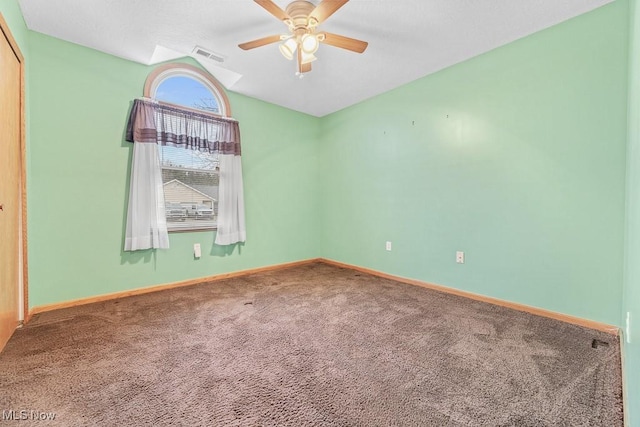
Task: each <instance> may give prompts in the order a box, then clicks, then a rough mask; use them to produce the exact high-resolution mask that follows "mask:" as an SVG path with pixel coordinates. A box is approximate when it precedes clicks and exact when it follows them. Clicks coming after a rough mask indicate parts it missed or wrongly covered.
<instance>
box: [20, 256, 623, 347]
mask: <svg viewBox="0 0 640 427" xmlns="http://www.w3.org/2000/svg"><path fill="white" fill-rule="evenodd" d="M315 262H323V263H325V264H329V265H334V266H336V267H342V268H348V269H350V270H355V271H360V272H363V273H367V274H371V275H374V276H378V277H382V278H385V279H391V280H395V281H397V282H401V283H407V284H410V285H416V286H421V287H423V288H427V289H432V290H435V291H438V292H444V293H448V294H453V295H457V296H461V297H465V298H470V299H473V300H476V301H483V302H486V303H489V304H494V305H499V306H502V307H508V308H512V309H514V310H519V311H524V312H526V313H531V314H535V315H538V316H543V317H549V318H551V319H556V320H560V321H562V322H567V323H571V324H574V325H579V326H584V327H586V328H591V329H595V330H598V331H603V332H607V333H609V334H613V335H619V334H620V329H619V328H618V327H617V326H613V325H608V324H606V323H600V322H596V321H593V320H588V319H582V318H580V317H575V316H570V315H568V314H562V313H557V312H555V311H550V310H545V309H542V308H538V307H532V306H529V305H525V304H519V303H515V302H511V301H505V300H501V299H498V298H492V297H488V296H484V295H480V294H474V293H472V292H467V291H462V290H459V289H454V288H449V287H446V286H442V285H436V284H433V283H428V282H423V281H421V280H416V279H408V278H406V277H402V276H395V275H393V274H388V273H384V272H381V271H378V270H373V269H370V268H365V267H359V266H357V265H352V264H345V263H342V262H338V261H334V260H331V259H327V258H312V259H307V260H303V261H295V262H288V263H284V264H276V265H270V266H266V267H258V268H251V269H248V270H240V271H234V272H232V273H222V274H216V275H213V276H208V277H200V278H197V279H189V280H183V281H179V282H173V283H167V284H163V285H157V286H150V287H145V288H137V289H131V290H128V291H122V292H115V293H110V294H103V295H97V296H93V297H88V298H80V299H76V300H72V301H64V302H60V303H54V304H46V305H40V306H36V307H33V308H32V309H31V310H30V311H29V315H28V317H27V319H31V317H32V316H34V315H36V314H40V313H44V312H47V311H52V310H59V309H62V308H70V307H75V306H78V305H84V304H91V303H94V302H102V301H108V300H113V299H118V298H125V297H129V296H133V295H141V294H147V293H150V292H157V291H163V290H167V289H173V288H180V287H183V286H193V285H197V284H199V283H203V282H214V281H218V280H223V279H231V278H234V277H241V276H246V275H248V274H254V273H263V272H267V271H274V270H280V269H283V268H289V267H296V266H299V265H305V264H312V263H315ZM25 323H26V321H25Z"/></svg>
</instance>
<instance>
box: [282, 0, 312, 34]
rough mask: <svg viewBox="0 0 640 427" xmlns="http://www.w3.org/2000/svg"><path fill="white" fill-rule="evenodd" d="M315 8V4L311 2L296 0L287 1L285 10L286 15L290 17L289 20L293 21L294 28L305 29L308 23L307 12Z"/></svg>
mask: <svg viewBox="0 0 640 427" xmlns="http://www.w3.org/2000/svg"><path fill="white" fill-rule="evenodd" d="M315 8H316V7H315V5H314V4H313V3H311V2H308V1H304V0H296V1H292V2H291V3H289V5H288V6H287V8H286V10H285V11H286V12H287V15H289V16H290V17H291V21H293V27H294V28H295V29H299V28H304V29H306V28H307V25H308V23H309V22H308V18H309V14H310V13H311V12H312V11H313V9H315Z"/></svg>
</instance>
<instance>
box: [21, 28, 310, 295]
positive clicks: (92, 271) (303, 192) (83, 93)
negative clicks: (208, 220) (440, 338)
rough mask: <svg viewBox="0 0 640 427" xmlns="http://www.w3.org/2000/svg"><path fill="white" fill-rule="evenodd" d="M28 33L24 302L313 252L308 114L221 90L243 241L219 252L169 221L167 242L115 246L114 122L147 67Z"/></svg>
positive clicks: (118, 155) (203, 237)
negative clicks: (237, 156)
mask: <svg viewBox="0 0 640 427" xmlns="http://www.w3.org/2000/svg"><path fill="white" fill-rule="evenodd" d="M29 41H30V47H31V56H32V58H31V76H30V78H31V89H32V90H31V96H30V101H31V105H32V108H31V121H30V129H31V147H30V148H31V150H30V154H31V159H30V168H29V180H30V194H29V196H30V203H29V209H28V213H29V262H30V269H29V272H30V278H29V279H30V290H29V297H30V300H29V303H30V305H31V306H32V307H33V306H38V305H43V304H48V303H55V302H59V301H67V300H72V299H77V298H83V297H88V296H92V295H99V294H105V293H112V292H117V291H122V290H127V289H132V288H140V287H145V286H150V285H155V284H163V283H169V282H173V281H179V280H184V279H190V278H198V277H204V276H210V275H213V274H218V273H223V272H229V271H237V270H243V269H248V268H254V267H259V266H265V265H272V264H279V263H284V262H289V261H296V260H301V259H307V258H313V257H317V256H318V252H317V249H316V242H317V240H318V239H319V229H318V228H317V227H316V224H317V222H318V219H319V213H318V212H319V211H318V208H317V203H318V202H317V198H316V197H315V194H317V192H318V184H319V182H318V180H317V168H318V161H317V144H316V143H315V142H316V140H317V130H318V121H317V119H316V118H314V117H311V116H307V115H304V114H300V113H296V112H293V111H290V110H286V109H284V108H280V107H277V106H274V105H271V104H267V103H264V102H261V101H258V100H254V99H251V98H247V97H244V96H240V95H237V94H233V93H229V97H230V102H231V105H232V109H233V112H234V117H235V118H237V119H238V120H239V122H240V126H241V133H242V142H243V169H244V184H245V199H246V200H245V203H246V216H247V234H248V239H247V243H246V244H245V245H243V246H240V247H236V248H235V249H234V250H233V252H232V253H229V252H228V251H226V250H223V249H222V248H220V247H215V246H214V245H213V240H214V234H213V232H194V233H172V234H171V235H170V243H171V248H170V249H169V250H158V251H157V252H152V251H142V252H135V253H124V252H123V251H122V246H123V234H124V229H125V217H126V200H127V197H128V194H127V193H128V189H129V171H130V170H129V165H130V158H131V153H132V149H131V144H129V143H127V142H124V139H123V137H124V130H125V126H126V121H127V115H128V111H129V107H130V104H131V101H132V100H133V99H134V98H135V97H138V96H141V95H142V88H143V85H144V81H145V78H146V77H147V74H148V73H149V72H150V70H151V69H152V67H145V66H142V65H138V64H135V63H132V62H129V61H125V60H122V59H118V58H116V57H113V56H110V55H106V54H104V53H100V52H97V51H95V50H91V49H87V48H84V47H81V46H78V45H74V44H71V43H67V42H64V41H60V40H57V39H54V38H51V37H48V36H45V35H42V34H38V33H31V35H30V40H29ZM194 64H195V63H194ZM292 123H295V124H296V126H291V124H292ZM300 128H302V129H305V130H306V131H305V133H304V135H306V136H308V138H305V139H300V138H299V135H298V132H297V129H300ZM194 243H201V244H202V247H203V252H204V254H203V256H202V258H201V259H199V260H194V258H193V244H194Z"/></svg>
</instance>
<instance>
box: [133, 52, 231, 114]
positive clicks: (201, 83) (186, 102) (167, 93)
mask: <svg viewBox="0 0 640 427" xmlns="http://www.w3.org/2000/svg"><path fill="white" fill-rule="evenodd" d="M144 96H145V97H147V98H152V99H155V100H157V101H160V102H163V103H167V104H173V105H176V106H179V107H183V108H188V109H192V110H198V111H202V112H206V113H211V114H215V115H218V116H223V117H231V107H230V106H229V100H228V98H227V95H226V94H225V92H224V89H223V88H222V86H221V85H220V83H218V81H217V80H216V79H215V78H213V76H211V75H209V74H207V73H205V72H203V71H202V70H200V69H199V68H197V67H194V66H191V65H188V64H166V65H162V66H160V67H158V68H156V69H155V70H153V71H152V72H151V73H150V74H149V76H148V77H147V81H146V82H145V85H144Z"/></svg>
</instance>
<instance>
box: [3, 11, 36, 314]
mask: <svg viewBox="0 0 640 427" xmlns="http://www.w3.org/2000/svg"><path fill="white" fill-rule="evenodd" d="M0 31H2V33H3V35H4V37H5V38H6V39H7V41H8V42H9V46H11V49H12V50H13V53H14V54H15V55H16V58H18V62H19V63H20V205H19V206H20V214H19V217H18V218H19V219H18V220H19V221H20V230H19V231H20V239H21V240H22V241H21V245H20V249H19V251H18V263H20V264H22V268H20V265H18V272H19V280H18V286H20V283H22V307H21V308H19V310H20V309H21V310H22V313H21V314H19V315H18V318H19V320H20V319H21V320H22V322H21V323H27V322H28V321H29V269H28V263H27V255H28V252H27V139H26V129H27V128H26V114H25V104H26V102H25V101H26V100H25V81H24V79H25V76H24V56H23V55H22V52H21V51H20V47H19V46H18V43H17V42H16V39H14V38H13V35H12V34H11V30H10V29H9V25H8V24H7V21H5V19H4V16H3V15H2V14H1V13H0Z"/></svg>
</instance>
